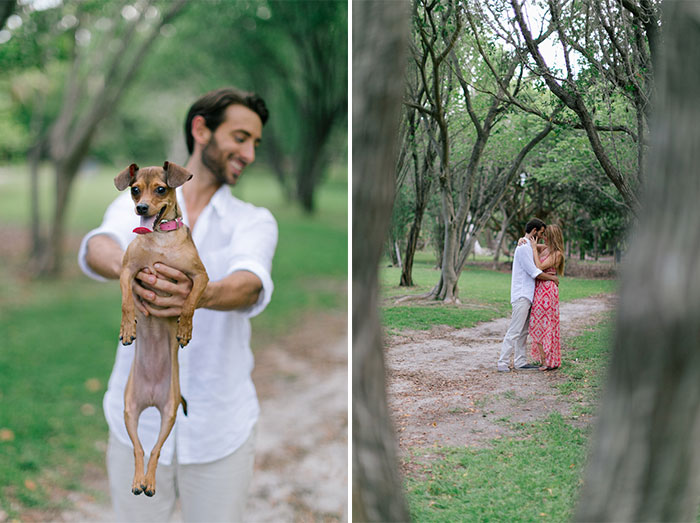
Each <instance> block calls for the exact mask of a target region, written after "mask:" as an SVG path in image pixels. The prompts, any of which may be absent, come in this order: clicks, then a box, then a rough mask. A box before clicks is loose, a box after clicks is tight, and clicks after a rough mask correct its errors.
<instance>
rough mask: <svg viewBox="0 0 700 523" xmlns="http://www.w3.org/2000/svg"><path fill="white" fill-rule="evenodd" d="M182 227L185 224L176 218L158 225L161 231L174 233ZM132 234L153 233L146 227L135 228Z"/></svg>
mask: <svg viewBox="0 0 700 523" xmlns="http://www.w3.org/2000/svg"><path fill="white" fill-rule="evenodd" d="M184 225H185V224H184V223H183V222H182V218H180V217H178V218H175V219H174V220H170V221H167V222H161V223H160V224H159V225H158V228H159V229H160V230H161V231H175V230H177V229H179V228H180V227H182V226H184ZM133 232H135V233H136V234H148V233H151V232H153V231H152V230H151V229H149V228H148V227H136V228H135V229H134V231H133Z"/></svg>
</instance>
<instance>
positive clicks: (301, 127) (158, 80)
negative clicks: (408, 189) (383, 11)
mask: <svg viewBox="0 0 700 523" xmlns="http://www.w3.org/2000/svg"><path fill="white" fill-rule="evenodd" d="M132 3H133V2H129V1H128V0H120V1H114V2H103V1H101V0H90V1H83V0H64V2H62V3H59V5H58V6H56V7H53V8H49V9H44V10H36V9H34V8H33V6H32V5H30V4H31V3H22V5H20V6H19V7H18V9H17V14H18V15H19V16H20V17H21V19H22V25H21V26H20V27H19V28H16V29H15V30H13V31H12V37H11V39H10V40H9V41H8V42H6V43H4V44H0V93H3V94H0V116H2V117H3V118H2V120H3V122H4V123H2V124H0V161H19V160H20V159H23V158H24V157H25V156H26V153H27V151H28V149H29V147H30V146H31V145H32V144H33V143H34V142H35V141H36V138H37V137H38V136H42V137H44V138H45V137H46V136H47V133H48V132H49V129H50V126H51V124H52V123H53V122H54V121H55V119H56V117H57V115H58V114H59V111H60V109H61V107H62V106H63V105H64V100H63V98H62V97H63V93H64V90H65V89H66V85H67V84H68V82H69V79H70V78H71V77H73V76H75V74H76V72H75V71H74V70H73V69H72V63H73V56H74V55H76V54H79V55H85V56H91V59H90V61H88V64H87V65H86V66H85V68H84V69H83V70H81V71H79V72H80V73H81V74H82V75H83V76H82V77H84V78H85V84H86V85H87V95H86V96H85V97H84V98H85V99H84V100H81V101H80V102H79V103H78V109H81V108H83V107H84V105H85V102H86V101H88V100H89V99H90V95H92V94H94V92H95V91H96V90H97V89H98V88H99V87H100V86H101V85H102V84H103V83H104V78H105V75H106V73H107V71H105V70H104V69H105V67H106V64H109V62H110V60H109V58H110V55H111V54H113V52H114V44H115V43H116V40H113V39H114V38H116V37H120V36H121V35H122V34H123V32H124V31H125V30H126V29H128V25H129V23H130V22H129V20H127V17H126V16H125V13H132V14H136V15H137V14H138V11H137V10H135V9H134V6H130V4H132ZM134 5H135V6H136V7H137V8H139V6H140V5H141V4H138V5H137V4H134ZM149 5H150V7H149V8H148V10H147V11H146V14H145V16H144V21H143V22H141V26H140V28H139V30H136V32H135V33H134V34H133V35H132V37H133V38H139V37H140V35H142V34H144V32H143V31H141V30H140V29H143V27H144V25H145V24H149V23H153V22H154V21H157V20H159V19H160V17H162V16H163V14H164V13H165V12H167V10H168V8H169V7H170V6H171V5H172V2H170V0H155V1H154V2H152V3H150V4H149ZM125 6H126V8H125ZM85 35H89V39H85V38H84V37H85ZM76 38H77V40H76ZM77 41H79V42H83V43H82V44H81V43H76V42H77ZM227 85H235V86H237V87H240V88H242V89H246V90H253V91H257V92H259V93H260V94H262V95H263V97H264V98H265V100H266V102H267V104H268V107H269V108H270V113H271V118H270V121H269V123H268V124H267V125H266V127H265V133H264V139H263V145H262V147H261V149H260V153H259V156H258V162H259V163H268V165H270V166H272V167H273V168H275V169H279V171H280V173H281V174H282V175H283V174H285V173H286V174H291V171H292V170H293V169H295V168H299V169H300V174H299V176H303V174H304V172H306V171H305V170H304V167H303V166H300V165H298V164H299V163H300V158H302V157H304V155H306V158H307V159H308V158H313V159H314V160H315V163H314V168H316V167H318V173H316V171H314V173H315V174H314V175H315V176H316V177H317V178H318V180H316V184H318V181H319V180H322V181H325V180H327V179H328V176H329V175H330V172H331V170H332V169H333V168H335V167H334V166H335V164H340V165H344V164H345V163H346V160H347V125H346V123H347V2H345V1H330V2H316V1H308V0H301V1H295V2H287V1H274V0H273V1H268V0H245V1H244V0H241V1H232V0H208V1H203V2H199V1H194V2H189V3H188V4H187V6H186V7H185V8H184V10H183V11H182V12H181V13H180V14H179V15H178V17H176V18H175V19H174V20H173V22H172V23H171V24H168V25H166V26H164V27H163V29H162V30H161V33H160V36H159V37H158V38H157V40H156V42H155V45H154V46H153V48H152V50H151V53H150V54H148V55H147V56H146V57H145V58H144V62H143V64H142V67H141V68H140V70H139V71H138V73H137V74H136V75H134V76H133V77H132V78H129V79H128V89H127V91H126V93H125V95H124V97H123V99H122V102H121V103H120V104H119V105H118V106H117V107H116V109H115V111H114V113H113V114H111V116H110V117H109V118H108V119H107V120H105V121H103V122H102V123H101V125H100V126H99V128H98V129H97V132H96V135H95V140H94V141H93V143H92V145H91V148H90V151H89V153H88V154H89V156H90V157H92V158H95V159H97V160H99V161H102V162H105V163H108V164H109V163H114V164H119V165H121V164H124V163H130V162H132V161H138V163H140V164H141V163H143V164H157V163H162V161H163V160H164V159H166V158H168V159H170V160H172V161H176V162H181V163H182V162H184V161H185V158H186V155H187V153H186V150H185V147H184V140H183V136H182V135H183V131H182V126H183V123H184V119H185V114H186V111H187V109H188V107H189V105H190V104H191V103H192V102H193V101H194V100H195V99H196V98H197V97H198V96H200V95H201V94H202V93H204V92H206V91H208V90H211V89H215V88H219V87H223V86H227ZM5 87H6V88H5ZM4 93H8V94H7V95H6V94H4ZM76 113H77V111H76ZM319 115H320V116H319ZM319 122H320V123H319ZM312 128H313V129H314V130H315V131H314V132H315V133H316V134H313V133H312V132H311V131H310V129H312ZM44 157H46V151H44ZM309 170H310V169H309ZM290 179H291V178H290ZM288 185H289V184H288ZM287 190H288V192H289V193H290V194H291V191H289V187H287Z"/></svg>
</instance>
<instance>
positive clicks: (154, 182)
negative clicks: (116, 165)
mask: <svg viewBox="0 0 700 523" xmlns="http://www.w3.org/2000/svg"><path fill="white" fill-rule="evenodd" d="M190 178H192V174H190V173H189V172H188V171H186V170H185V169H184V168H182V167H180V166H179V165H175V164H174V163H170V162H165V164H164V165H163V167H144V168H143V169H139V167H138V165H136V164H131V165H130V166H129V167H127V168H126V169H124V170H123V171H122V172H121V173H119V174H118V175H117V177H116V178H115V179H114V185H116V187H117V189H119V190H120V191H121V190H124V189H126V188H127V187H131V198H132V199H133V200H134V204H135V205H136V214H138V215H139V216H141V226H142V227H146V228H148V229H150V230H154V229H155V226H156V225H157V224H158V223H160V221H161V220H162V219H163V218H164V217H166V216H170V215H171V214H174V213H173V212H172V211H174V210H175V209H176V207H177V198H176V197H175V188H176V187H179V186H180V185H182V184H183V183H185V182H186V181H187V180H189V179H190Z"/></svg>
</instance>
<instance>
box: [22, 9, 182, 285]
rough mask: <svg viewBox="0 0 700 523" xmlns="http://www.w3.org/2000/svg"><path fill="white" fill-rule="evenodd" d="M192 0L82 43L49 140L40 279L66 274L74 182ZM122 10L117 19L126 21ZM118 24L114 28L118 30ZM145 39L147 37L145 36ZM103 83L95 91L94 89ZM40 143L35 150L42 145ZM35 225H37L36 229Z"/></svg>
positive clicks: (36, 263)
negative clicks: (52, 182) (50, 205)
mask: <svg viewBox="0 0 700 523" xmlns="http://www.w3.org/2000/svg"><path fill="white" fill-rule="evenodd" d="M186 2H187V0H173V1H172V2H170V3H168V4H167V10H166V11H165V12H164V13H163V14H162V15H161V16H160V17H159V18H158V20H157V21H155V22H154V23H152V24H151V25H149V26H147V27H146V30H145V31H143V30H142V29H143V25H141V24H142V23H143V21H144V20H143V19H144V16H145V14H146V12H148V8H149V7H151V4H152V3H153V2H148V3H147V5H142V6H141V10H140V11H139V14H138V16H137V17H135V18H134V19H133V20H131V21H130V22H129V23H128V25H127V26H126V27H125V28H124V31H123V32H122V33H121V34H119V35H117V34H116V30H115V34H114V35H113V38H105V39H104V41H103V42H102V43H103V45H102V46H101V47H100V48H98V49H93V50H92V51H91V52H88V51H87V49H82V48H80V47H79V46H78V45H77V44H76V47H75V48H74V57H73V62H72V65H71V71H70V72H69V75H68V80H67V85H66V87H65V90H64V93H63V103H62V105H61V111H60V113H59V115H58V116H57V117H56V119H55V121H54V122H53V123H52V124H51V126H50V130H49V133H48V137H41V138H40V140H43V139H46V140H47V142H48V143H47V148H48V153H49V158H50V159H51V163H52V165H53V168H54V172H55V177H56V189H55V191H56V192H55V199H54V210H53V217H52V220H51V225H50V227H49V237H48V240H47V241H41V239H39V244H38V245H34V248H33V251H34V252H35V257H34V258H33V259H32V266H33V269H34V272H35V273H36V274H37V275H42V276H50V275H57V274H58V273H60V271H61V259H62V255H63V242H64V237H65V216H66V211H67V208H68V201H69V197H70V193H71V190H72V188H73V182H74V181H75V177H76V174H77V172H78V168H79V167H80V164H81V163H82V162H83V160H84V159H85V156H86V155H87V153H88V150H89V148H90V144H91V143H92V140H93V138H94V136H95V132H96V131H97V128H98V126H99V124H100V123H102V122H103V121H104V120H105V119H106V118H107V117H108V116H109V115H110V114H111V113H112V112H113V111H114V109H115V108H116V107H117V105H118V104H119V101H120V99H121V98H122V96H123V94H124V92H125V91H126V89H127V88H128V87H129V85H130V83H131V81H132V79H133V77H134V75H135V74H136V72H137V71H138V69H139V68H140V67H141V64H142V63H143V61H144V58H145V56H146V54H147V53H148V52H149V51H150V49H151V48H152V46H153V44H154V43H155V40H156V39H157V37H158V36H159V34H160V29H161V27H163V25H165V24H167V23H170V22H171V21H172V20H173V18H174V17H175V16H176V15H177V14H179V12H180V11H181V10H182V8H183V7H184V5H185V3H186ZM121 13H122V11H121V7H120V6H119V9H117V10H116V11H115V18H117V17H121V16H122V15H121ZM117 25H118V24H117V22H114V26H117ZM141 35H143V36H141ZM94 85H99V88H98V89H97V90H96V92H95V93H92V92H88V90H87V89H88V87H89V86H94ZM39 146H40V145H39V144H37V145H35V146H34V147H39ZM32 227H34V226H32Z"/></svg>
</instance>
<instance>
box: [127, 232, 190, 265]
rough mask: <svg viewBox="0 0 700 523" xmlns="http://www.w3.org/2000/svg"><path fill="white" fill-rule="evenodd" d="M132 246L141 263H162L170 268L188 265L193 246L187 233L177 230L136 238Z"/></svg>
mask: <svg viewBox="0 0 700 523" xmlns="http://www.w3.org/2000/svg"><path fill="white" fill-rule="evenodd" d="M134 242H135V243H136V245H135V246H134V247H135V248H137V249H138V250H139V252H140V255H141V256H142V258H141V259H142V262H144V263H145V264H147V265H152V264H154V263H158V262H160V263H164V264H166V265H170V266H171V267H175V268H180V265H182V264H183V263H184V264H185V265H188V264H189V261H190V260H191V259H192V258H191V253H192V251H194V250H195V247H194V244H193V243H192V240H191V239H190V237H189V235H188V234H187V231H186V230H184V229H178V230H177V231H172V232H167V233H151V234H147V235H143V236H139V237H137V238H136V239H135V240H134Z"/></svg>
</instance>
